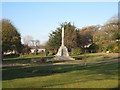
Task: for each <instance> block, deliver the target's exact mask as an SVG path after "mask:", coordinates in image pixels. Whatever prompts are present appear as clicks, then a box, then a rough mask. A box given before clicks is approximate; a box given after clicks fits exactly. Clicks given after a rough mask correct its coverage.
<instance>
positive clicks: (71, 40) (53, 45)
mask: <svg viewBox="0 0 120 90" xmlns="http://www.w3.org/2000/svg"><path fill="white" fill-rule="evenodd" d="M62 27H64V30H65V35H64V36H65V37H64V44H65V46H66V47H67V48H68V49H69V50H70V49H71V48H73V47H76V46H77V43H76V38H77V34H76V27H75V26H74V25H72V24H71V23H70V22H69V23H67V22H65V23H62V24H61V25H60V27H58V28H57V29H56V30H55V31H53V32H52V33H51V34H50V35H49V41H48V42H47V48H49V49H51V50H52V51H53V52H54V53H56V52H57V50H58V48H59V47H60V45H61V32H62Z"/></svg>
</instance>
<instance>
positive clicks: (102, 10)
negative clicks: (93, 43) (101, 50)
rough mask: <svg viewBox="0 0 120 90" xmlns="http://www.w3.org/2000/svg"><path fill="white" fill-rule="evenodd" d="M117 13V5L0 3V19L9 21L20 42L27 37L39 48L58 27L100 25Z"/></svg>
mask: <svg viewBox="0 0 120 90" xmlns="http://www.w3.org/2000/svg"><path fill="white" fill-rule="evenodd" d="M117 13H118V3H117V2H2V17H1V18H0V19H3V18H5V19H9V20H10V21H11V22H12V24H13V25H14V26H15V27H16V28H17V30H18V31H19V32H20V33H21V37H22V39H23V38H24V37H25V36H27V35H30V36H32V37H33V39H35V40H36V39H37V40H40V42H41V44H43V43H45V42H46V41H47V40H48V39H49V33H51V32H52V31H55V30H56V28H57V27H59V26H60V24H61V23H64V22H71V23H72V24H74V25H75V26H76V27H77V28H82V27H85V26H91V25H104V24H105V23H106V22H107V20H109V19H110V18H111V17H112V16H114V15H115V14H117Z"/></svg>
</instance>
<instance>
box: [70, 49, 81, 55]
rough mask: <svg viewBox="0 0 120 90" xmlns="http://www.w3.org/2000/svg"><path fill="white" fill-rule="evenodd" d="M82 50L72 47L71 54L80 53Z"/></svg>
mask: <svg viewBox="0 0 120 90" xmlns="http://www.w3.org/2000/svg"><path fill="white" fill-rule="evenodd" d="M81 53H82V50H81V49H80V48H73V49H72V51H71V54H81Z"/></svg>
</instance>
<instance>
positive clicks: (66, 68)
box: [2, 62, 118, 88]
mask: <svg viewBox="0 0 120 90" xmlns="http://www.w3.org/2000/svg"><path fill="white" fill-rule="evenodd" d="M2 71H3V78H2V79H3V81H2V85H3V88H117V87H118V62H109V63H99V64H87V66H84V65H57V66H20V67H3V69H2Z"/></svg>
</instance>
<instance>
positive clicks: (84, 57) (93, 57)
mask: <svg viewBox="0 0 120 90" xmlns="http://www.w3.org/2000/svg"><path fill="white" fill-rule="evenodd" d="M35 57H36V58H37V57H39V58H45V59H48V60H49V59H51V58H52V57H53V56H46V57H41V56H39V55H35V56H33V55H28V56H27V55H26V56H24V57H18V58H10V59H9V58H8V59H4V60H3V64H13V63H14V64H30V63H31V59H30V58H35ZM71 57H73V58H75V59H76V60H75V61H60V62H59V61H54V62H53V61H48V62H42V63H41V62H40V63H39V62H37V63H38V64H48V63H77V62H78V63H79V62H87V61H88V62H94V61H103V60H110V59H114V58H118V56H107V55H103V54H97V53H90V54H89V53H88V54H80V55H72V56H71ZM26 58H28V59H26ZM18 59H21V60H18ZM37 63H36V64H37Z"/></svg>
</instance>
